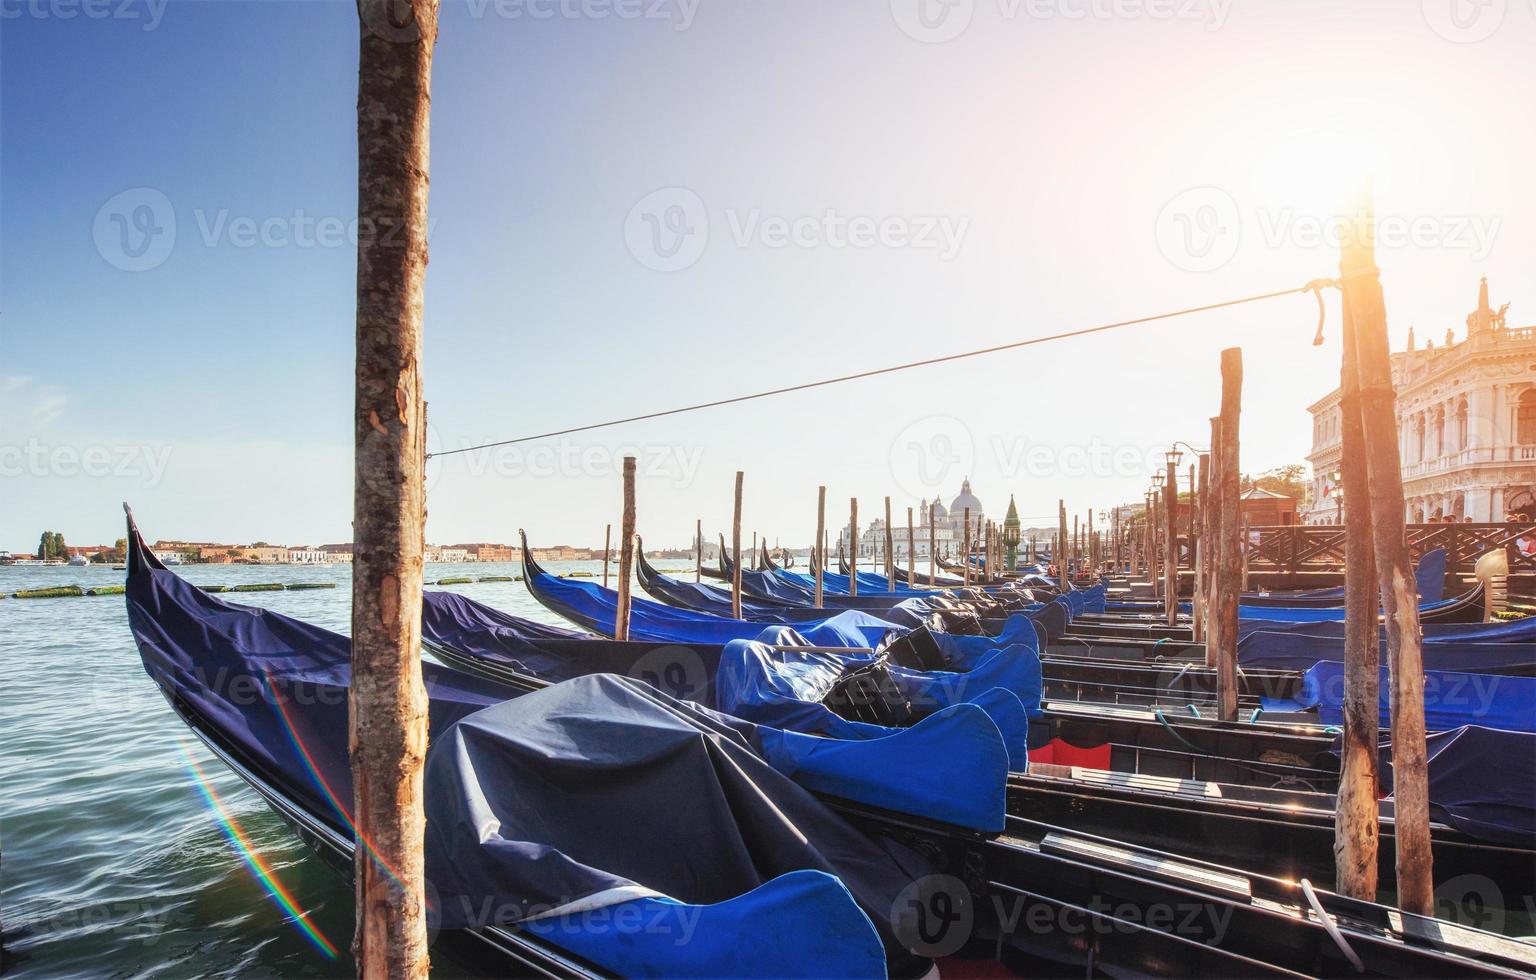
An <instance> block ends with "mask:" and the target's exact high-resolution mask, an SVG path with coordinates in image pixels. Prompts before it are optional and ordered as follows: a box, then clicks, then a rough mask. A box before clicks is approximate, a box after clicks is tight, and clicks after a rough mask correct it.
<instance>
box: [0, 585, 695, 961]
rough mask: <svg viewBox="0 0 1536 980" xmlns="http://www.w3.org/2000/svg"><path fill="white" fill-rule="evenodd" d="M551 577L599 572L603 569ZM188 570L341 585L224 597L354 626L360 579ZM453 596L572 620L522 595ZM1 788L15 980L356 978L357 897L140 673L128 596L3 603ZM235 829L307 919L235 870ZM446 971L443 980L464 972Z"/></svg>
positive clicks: (2, 900)
mask: <svg viewBox="0 0 1536 980" xmlns="http://www.w3.org/2000/svg"><path fill="white" fill-rule="evenodd" d="M660 564H661V565H662V566H663V567H667V566H671V567H673V568H674V569H676V568H678V567H680V566H679V563H677V562H661V563H660ZM547 567H548V570H550V571H553V572H557V573H569V572H573V571H578V570H580V571H591V572H594V573H596V574H599V575H600V574H601V569H602V563H601V562H552V563H547ZM176 571H177V572H178V573H179V574H181V575H182V576H184V577H185V578H187V579H188V580H190V581H192V582H194V583H197V584H199V585H209V584H218V585H236V584H240V583H255V582H283V583H290V582H315V581H324V582H334V583H335V584H336V588H334V589H317V590H313V591H298V592H252V593H242V594H240V595H238V596H224V597H223V598H227V599H233V600H235V601H238V602H241V603H246V604H249V605H256V606H263V607H266V608H270V609H275V610H277V611H279V612H282V613H286V614H288V615H291V616H296V617H298V618H299V619H303V620H305V621H306V622H310V623H314V624H316V625H319V626H324V627H326V628H328V629H333V630H337V631H338V632H342V633H346V632H348V631H349V626H348V624H349V620H350V615H351V613H350V605H351V589H350V584H351V569H350V567H349V566H346V565H325V566H301V565H265V566H253V565H183V566H180V567H178V568H177V569H176ZM520 572H521V566H519V565H517V564H495V563H484V564H480V563H474V564H462V565H456V564H434V565H429V566H427V579H428V583H429V586H430V583H431V582H433V581H435V580H437V579H440V578H449V577H456V576H468V577H471V578H479V577H481V576H494V575H517V574H519V573H520ZM123 575H124V573H123V572H120V571H112V570H111V569H110V568H109V567H107V566H89V567H85V568H69V567H50V568H40V567H16V566H0V592H4V593H5V594H6V595H7V596H8V595H9V594H10V593H12V592H15V591H17V590H19V589H32V588H43V587H47V586H55V585H81V586H87V587H88V586H92V585H111V584H120V583H121V582H122V579H123ZM442 588H447V589H452V590H454V591H459V592H463V593H464V594H466V595H469V596H472V597H473V598H475V599H478V600H481V601H484V602H487V603H490V604H491V605H493V606H496V607H497V608H500V609H504V610H507V611H509V612H513V613H516V614H517V615H520V616H524V617H527V618H529V619H536V620H540V621H543V622H549V623H556V624H560V625H566V626H568V625H569V624H568V623H561V621H560V620H559V619H558V618H557V617H555V616H554V615H553V614H552V613H549V612H547V611H545V610H544V609H543V608H542V607H540V606H539V605H538V604H537V603H535V602H534V601H533V599H532V597H530V596H529V595H528V593H527V591H526V589H525V588H524V586H523V584H522V583H521V582H484V583H482V582H475V583H472V584H467V585H451V586H443V587H442ZM0 786H3V791H0V828H3V833H4V839H3V842H0V844H3V851H0V916H3V918H0V926H3V930H4V932H3V948H4V953H3V955H4V967H3V971H0V972H4V973H5V974H6V976H7V977H11V976H14V977H17V978H22V977H67V976H91V977H104V976H113V977H185V976H194V975H196V976H210V977H236V976H238V977H252V976H258V977H259V976H284V977H298V976H315V977H327V976H336V977H351V976H354V975H355V973H354V970H353V964H352V960H351V957H350V955H349V954H348V952H347V947H348V945H349V944H350V942H351V938H352V892H351V889H350V887H349V886H346V885H344V884H343V883H342V881H341V879H340V878H339V877H337V876H336V875H335V874H334V873H333V872H331V871H330V870H328V869H327V868H326V867H324V866H323V865H322V864H321V863H320V862H319V861H317V860H312V859H310V858H309V856H308V851H307V850H306V849H305V848H304V847H303V846H302V845H301V844H300V843H299V842H298V840H297V839H296V838H295V837H294V835H293V834H292V833H291V832H290V831H289V830H288V828H287V826H286V825H285V824H283V823H282V822H281V821H280V820H279V819H278V818H277V817H276V816H275V815H273V814H272V812H271V811H270V810H268V809H267V807H266V805H265V804H264V803H263V802H262V801H261V799H260V797H258V796H257V795H256V794H255V793H254V792H252V791H250V790H248V789H246V788H245V786H244V784H243V783H241V782H240V780H239V779H237V778H236V777H235V776H234V775H233V774H232V773H230V772H229V770H227V769H226V768H225V767H224V766H223V765H222V764H221V763H219V762H218V761H217V759H215V758H214V757H213V756H212V755H210V754H209V753H208V752H207V751H205V750H204V749H203V748H202V746H201V744H200V743H199V742H197V740H196V739H194V738H192V737H191V736H190V735H189V734H187V732H186V730H185V727H184V726H183V725H182V723H181V722H180V720H178V719H177V717H176V716H175V715H174V714H172V712H171V710H170V708H169V707H168V706H167V705H166V703H165V700H164V698H163V697H162V696H161V695H160V692H159V691H158V690H157V689H156V688H155V686H154V685H153V684H152V683H151V682H150V680H149V678H148V677H147V676H146V675H145V673H144V669H143V667H142V666H141V665H140V662H139V655H138V651H137V650H136V649H135V647H134V643H133V638H132V636H131V635H130V634H129V631H128V622H127V615H126V613H125V611H124V603H123V597H122V596H120V595H118V596H99V597H91V596H86V597H79V598H61V599H29V600H23V599H11V598H5V599H0ZM219 808H222V809H223V811H224V813H225V814H226V815H227V816H228V817H229V821H228V822H226V821H224V820H222V819H221V817H220V815H219ZM231 826H233V827H237V828H238V830H237V831H233V832H234V833H238V834H239V835H243V837H244V839H245V841H246V842H247V843H248V845H249V848H250V850H251V851H253V852H255V853H256V854H258V855H259V856H260V859H261V861H262V862H264V863H265V866H266V867H267V869H269V871H270V872H271V875H272V877H273V878H275V879H276V881H277V882H278V883H280V886H281V888H282V890H283V891H284V892H285V893H286V894H287V895H288V896H289V897H290V898H291V902H292V906H293V909H296V910H297V912H298V915H295V913H294V911H292V910H290V909H285V908H284V907H283V906H282V905H280V904H279V902H278V901H277V900H275V899H274V898H273V897H272V896H271V894H270V893H269V890H268V889H267V888H266V887H265V886H264V885H263V884H262V882H261V881H260V880H259V879H258V877H257V876H256V874H255V873H254V872H253V870H252V869H251V867H250V865H249V864H248V863H247V861H246V860H245V859H243V858H242V856H241V852H240V850H239V849H237V847H236V846H235V844H234V843H233V841H232V840H231V833H232V831H231V829H230V828H231ZM300 916H302V918H303V924H304V925H305V926H307V927H308V928H307V929H306V928H302V927H301V925H300V923H299V922H298V921H297V919H298V918H299V917H300ZM327 944H329V946H330V947H332V948H334V950H335V953H334V955H333V954H332V953H331V952H330V951H329V950H327V949H326V945H327ZM434 972H435V973H436V974H437V975H439V976H445V975H450V974H451V973H452V972H453V966H452V964H451V963H448V962H446V961H445V962H442V963H438V964H435V970H434Z"/></svg>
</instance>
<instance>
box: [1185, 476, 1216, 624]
mask: <svg viewBox="0 0 1536 980" xmlns="http://www.w3.org/2000/svg"><path fill="white" fill-rule="evenodd" d="M1210 469H1211V454H1210V453H1201V454H1200V456H1199V462H1198V465H1197V466H1196V467H1195V471H1196V472H1197V473H1198V474H1199V483H1198V489H1197V490H1196V491H1195V495H1194V499H1193V500H1191V501H1190V511H1189V513H1190V520H1191V521H1192V523H1191V525H1190V533H1191V534H1193V535H1194V536H1195V555H1194V562H1195V599H1194V603H1195V604H1194V631H1195V641H1196V642H1199V641H1201V640H1204V639H1205V607H1206V605H1207V604H1208V603H1209V602H1210V588H1211V583H1210V574H1209V568H1208V566H1209V563H1210V552H1211V549H1210V545H1209V543H1208V542H1207V541H1206V538H1207V536H1208V535H1209V534H1210V528H1209V527H1208V526H1207V524H1206V520H1207V516H1206V506H1205V503H1206V498H1207V497H1209V496H1210V492H1211V484H1210V479H1211V474H1210Z"/></svg>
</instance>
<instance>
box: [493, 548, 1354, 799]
mask: <svg viewBox="0 0 1536 980" xmlns="http://www.w3.org/2000/svg"><path fill="white" fill-rule="evenodd" d="M523 581H524V585H525V586H526V587H527V589H528V591H529V594H530V595H532V596H533V597H534V598H535V599H536V600H537V601H538V602H539V603H540V604H542V605H544V606H545V607H546V608H547V609H549V610H550V611H552V612H554V613H556V614H557V615H560V616H561V617H563V618H565V619H567V620H569V621H571V622H573V623H575V624H576V625H578V626H580V627H581V628H583V629H585V630H589V631H591V632H593V633H596V634H598V635H602V636H612V635H613V623H614V616H615V613H616V610H617V596H616V594H615V593H613V592H612V590H608V589H604V588H603V587H602V586H600V585H598V584H597V583H594V582H585V581H583V582H575V581H565V580H562V579H559V578H557V577H555V576H552V575H550V574H549V573H547V572H545V571H544V570H543V569H542V568H541V567H540V566H539V565H538V563H537V562H536V561H534V560H533V558H532V554H531V552H530V551H528V549H527V545H526V539H525V540H524V575H523ZM1074 595H1076V597H1077V598H1078V601H1079V602H1081V601H1082V598H1081V595H1080V594H1074ZM1060 601H1061V602H1065V601H1066V600H1065V599H1063V600H1060ZM784 628H786V627H783V626H780V625H771V624H770V625H767V626H765V625H764V624H759V623H748V622H744V621H741V620H733V619H726V618H723V617H718V616H710V615H707V614H703V613H691V612H688V611H685V610H678V609H672V608H670V607H667V606H660V605H657V604H655V603H649V602H646V601H645V600H644V599H640V598H638V597H632V598H631V606H630V636H631V638H632V639H643V640H650V641H655V642H661V643H681V644H689V643H709V644H721V645H723V644H725V643H728V642H730V641H732V640H757V639H759V638H760V637H761V636H762V635H764V631H765V630H780V629H784ZM794 629H795V631H796V633H797V634H799V635H800V636H801V637H802V639H799V640H797V641H796V642H797V645H809V646H817V647H827V648H844V649H849V650H850V652H855V651H870V650H874V649H875V648H877V647H882V646H883V645H885V644H887V643H888V642H889V641H890V640H891V638H892V636H899V635H900V634H903V633H907V632H910V631H908V630H905V629H902V628H900V627H894V626H893V625H892V624H891V623H889V622H886V621H884V620H878V619H874V618H872V617H868V616H867V615H865V614H863V613H859V612H857V611H847V612H842V613H838V614H837V615H835V616H831V617H829V618H827V619H825V620H820V621H816V622H813V623H803V624H797V625H796V626H795V627H794ZM934 635H935V637H936V638H937V639H938V640H941V641H943V642H944V643H947V644H951V645H952V646H953V647H954V648H955V649H960V648H961V647H966V646H967V645H970V646H969V647H968V648H969V649H970V650H975V651H981V652H984V651H986V650H988V649H991V648H995V647H999V646H1002V647H1006V646H1009V645H1011V644H1013V643H1024V644H1027V645H1030V646H1032V647H1033V646H1034V645H1035V643H1036V636H1037V634H1036V631H1035V628H1034V625H1033V623H1032V622H1031V621H1030V620H1029V619H1028V618H1027V617H1025V616H1022V615H1021V616H1016V617H1014V618H1013V619H1011V620H1009V621H1008V622H1007V623H1006V624H1003V629H1002V631H1001V632H999V633H998V635H996V636H991V637H988V636H952V635H946V634H942V633H939V634H934ZM919 662H920V661H919ZM1030 742H1031V747H1032V748H1045V747H1047V746H1052V747H1055V749H1056V752H1057V755H1058V756H1059V757H1063V758H1065V757H1068V756H1073V755H1074V754H1075V753H1076V752H1077V751H1078V750H1088V751H1089V752H1090V753H1091V755H1090V756H1089V757H1091V758H1092V759H1093V760H1095V762H1096V763H1097V764H1098V765H1099V766H1100V767H1101V768H1116V769H1121V770H1124V771H1127V772H1139V773H1147V774H1154V775H1161V776H1170V777H1177V778H1189V779H1201V780H1209V781H1214V782H1227V783H1236V784H1250V783H1254V782H1256V781H1257V782H1261V783H1263V784H1264V785H1274V784H1281V783H1286V782H1294V781H1297V780H1301V781H1304V782H1305V784H1306V785H1308V786H1310V787H1313V788H1316V789H1320V790H1327V789H1329V788H1331V787H1332V786H1333V785H1334V784H1335V783H1336V782H1337V778H1338V777H1337V760H1336V759H1335V758H1334V757H1333V756H1332V755H1331V754H1330V749H1331V747H1332V737H1331V736H1329V735H1327V734H1325V733H1324V732H1323V731H1322V730H1321V729H1319V728H1316V727H1315V726H1307V725H1288V724H1284V723H1280V722H1276V723H1265V724H1261V725H1253V724H1232V723H1223V722H1218V721H1215V720H1213V719H1210V718H1203V717H1193V716H1189V715H1184V714H1183V713H1177V714H1174V713H1170V712H1168V711H1165V710H1161V709H1158V708H1141V707H1138V708H1106V707H1103V706H1098V705H1093V704H1081V703H1059V704H1058V703H1052V704H1050V705H1048V706H1047V707H1046V709H1045V710H1044V711H1043V713H1042V715H1041V717H1040V718H1039V719H1038V721H1037V722H1036V723H1035V724H1032V725H1031V727H1030ZM1053 757H1055V756H1053Z"/></svg>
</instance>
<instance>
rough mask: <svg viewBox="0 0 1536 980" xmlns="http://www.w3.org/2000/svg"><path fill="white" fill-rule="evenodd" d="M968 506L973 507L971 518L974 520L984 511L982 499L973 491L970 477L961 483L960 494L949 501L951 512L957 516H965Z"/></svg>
mask: <svg viewBox="0 0 1536 980" xmlns="http://www.w3.org/2000/svg"><path fill="white" fill-rule="evenodd" d="M967 507H969V508H970V509H971V518H972V519H973V520H974V519H975V518H976V517H978V516H980V515H981V514H982V513H983V511H982V509H981V501H980V500H977V499H976V495H975V494H974V493H971V481H970V479H969V478H967V479H966V480H965V482H963V483H961V484H960V495H959V496H957V497H956V498H955V499H954V500H951V501H950V502H949V512H950V513H951V514H953V515H954V516H956V517H963V516H964V515H965V509H966V508H967Z"/></svg>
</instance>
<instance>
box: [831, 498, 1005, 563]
mask: <svg viewBox="0 0 1536 980" xmlns="http://www.w3.org/2000/svg"><path fill="white" fill-rule="evenodd" d="M967 508H969V510H970V515H971V534H972V536H973V537H974V535H975V533H976V522H977V521H983V522H984V521H985V520H986V512H985V509H984V508H983V507H982V505H981V500H980V499H978V498H977V496H976V495H975V494H974V493H972V492H971V481H970V479H969V478H967V479H965V480H964V481H963V482H962V483H961V484H960V492H959V493H958V494H956V495H955V498H954V499H953V500H951V501H950V502H949V506H948V507H945V506H944V504H943V503H942V502H941V501H940V500H939V498H938V496H937V495H935V496H934V498H933V500H932V502H928V501H921V502H919V503H918V504H916V505H915V506H914V507H913V514H912V516H913V525H914V527H915V528H916V530H915V531H914V532H913V536H914V538H915V539H916V540H915V541H914V544H916V546H917V549H916V550H917V557H918V558H920V559H925V558H927V557H928V541H929V538H930V537H932V539H933V541H934V545H935V547H936V548H937V549H938V553H939V554H940V555H949V556H952V557H957V556H958V555H959V554H960V552H961V550H962V549H963V547H964V544H963V542H964V540H965V527H964V524H965V513H966V510H967ZM930 512H931V514H932V518H933V520H932V523H933V532H932V534H931V535H930V534H929V529H928V525H929V516H930ZM897 514H898V512H897V511H896V510H893V511H892V520H893V521H894V522H895V525H896V526H895V527H894V528H892V529H891V550H892V551H893V552H894V553H895V554H896V559H897V560H898V561H901V560H903V559H905V558H906V557H907V524H906V517H905V508H902V509H901V511H900V515H901V516H897ZM837 546H838V547H839V548H841V549H842V550H843V552H844V554H846V553H847V549H848V525H846V524H844V525H843V529H842V531H841V532H839V534H838V537H837ZM884 553H885V516H884V515H883V514H882V515H881V516H880V517H878V518H876V519H875V520H872V521H870V522H869V525H868V526H867V527H865V529H864V530H863V532H861V533H860V535H859V557H860V559H861V560H862V559H865V558H870V557H874V556H878V555H883V554H884Z"/></svg>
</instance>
